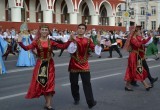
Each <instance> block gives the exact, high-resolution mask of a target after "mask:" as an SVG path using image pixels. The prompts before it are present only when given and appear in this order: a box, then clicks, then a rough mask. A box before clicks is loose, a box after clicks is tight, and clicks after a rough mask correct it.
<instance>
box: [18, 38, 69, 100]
mask: <svg viewBox="0 0 160 110" xmlns="http://www.w3.org/2000/svg"><path fill="white" fill-rule="evenodd" d="M69 44H70V41H68V42H67V43H65V44H58V43H56V42H54V41H52V40H49V39H48V41H40V40H35V41H33V42H32V44H30V45H28V46H24V45H23V43H22V42H19V45H20V46H21V47H22V48H23V49H24V50H26V51H27V50H30V49H34V48H36V50H37V56H38V59H37V62H36V65H35V68H34V70H33V76H32V81H31V84H30V88H29V90H28V93H27V95H26V98H28V99H31V98H38V97H40V96H41V95H45V94H50V93H51V94H54V93H55V90H54V88H55V80H54V79H55V67H54V61H53V59H52V54H51V53H52V50H53V47H54V46H55V47H57V48H61V49H66V48H67V47H68V45H69Z"/></svg>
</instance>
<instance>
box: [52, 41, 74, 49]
mask: <svg viewBox="0 0 160 110" xmlns="http://www.w3.org/2000/svg"><path fill="white" fill-rule="evenodd" d="M70 43H71V41H68V42H66V43H64V44H59V43H57V42H54V41H51V46H53V47H54V46H55V47H57V48H60V49H66V48H67V47H68V46H69V44H70Z"/></svg>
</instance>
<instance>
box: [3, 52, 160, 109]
mask: <svg viewBox="0 0 160 110" xmlns="http://www.w3.org/2000/svg"><path fill="white" fill-rule="evenodd" d="M121 51H122V53H123V58H121V59H120V58H118V54H117V53H116V52H113V58H107V56H108V55H109V54H108V52H103V53H102V58H97V56H96V55H94V54H93V57H90V60H89V62H90V68H91V76H92V89H93V94H94V97H95V100H96V101H97V105H96V106H95V107H94V108H93V110H141V109H143V110H159V109H160V79H159V80H158V81H157V82H156V83H155V86H154V88H153V89H151V90H150V91H146V90H145V88H144V86H143V85H142V84H141V83H140V82H139V83H138V84H139V85H140V86H139V87H133V89H134V91H133V92H127V91H125V90H124V85H125V82H124V80H123V79H124V74H125V70H126V67H127V57H128V53H127V52H124V51H123V50H121ZM57 56H58V52H56V53H55V57H54V61H55V68H56V89H55V90H56V94H55V95H54V97H53V107H54V108H55V109H56V110H89V109H88V106H87V104H86V101H85V97H84V92H83V87H82V85H81V80H80V82H79V84H80V94H81V100H80V104H79V105H77V106H76V105H74V104H73V98H72V96H71V91H70V83H69V74H68V71H67V69H68V62H69V58H70V56H69V54H68V53H67V52H64V54H63V55H62V57H57ZM16 62H17V56H13V55H10V56H9V58H8V60H7V61H5V65H6V68H7V74H5V75H0V110H43V105H44V103H45V102H44V97H40V98H37V99H32V100H28V99H25V98H24V97H25V94H26V92H27V90H28V87H29V83H30V80H31V77H32V69H33V67H16ZM147 62H148V65H149V67H150V72H151V74H152V76H153V77H157V76H158V77H159V78H160V60H158V61H155V60H154V59H153V57H149V58H148V59H147ZM147 82H149V81H148V79H147Z"/></svg>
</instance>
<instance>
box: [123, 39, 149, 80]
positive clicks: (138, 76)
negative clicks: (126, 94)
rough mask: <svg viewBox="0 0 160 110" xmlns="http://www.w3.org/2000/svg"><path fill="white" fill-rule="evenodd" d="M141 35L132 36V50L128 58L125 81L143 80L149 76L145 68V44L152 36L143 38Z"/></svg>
mask: <svg viewBox="0 0 160 110" xmlns="http://www.w3.org/2000/svg"><path fill="white" fill-rule="evenodd" d="M142 39H143V38H142V37H141V36H137V37H132V38H131V40H130V45H131V48H132V50H131V52H130V54H129V58H128V67H127V69H126V74H125V78H124V80H125V81H143V80H145V79H146V78H147V76H148V73H147V70H146V69H145V68H144V65H143V63H144V62H143V61H145V46H144V44H146V43H147V42H148V41H149V40H150V37H149V38H148V39H146V40H142Z"/></svg>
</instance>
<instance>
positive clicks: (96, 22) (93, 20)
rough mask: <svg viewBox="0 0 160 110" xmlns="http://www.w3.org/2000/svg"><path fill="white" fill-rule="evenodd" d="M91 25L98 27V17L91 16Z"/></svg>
mask: <svg viewBox="0 0 160 110" xmlns="http://www.w3.org/2000/svg"><path fill="white" fill-rule="evenodd" d="M91 24H92V25H99V15H91Z"/></svg>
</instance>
